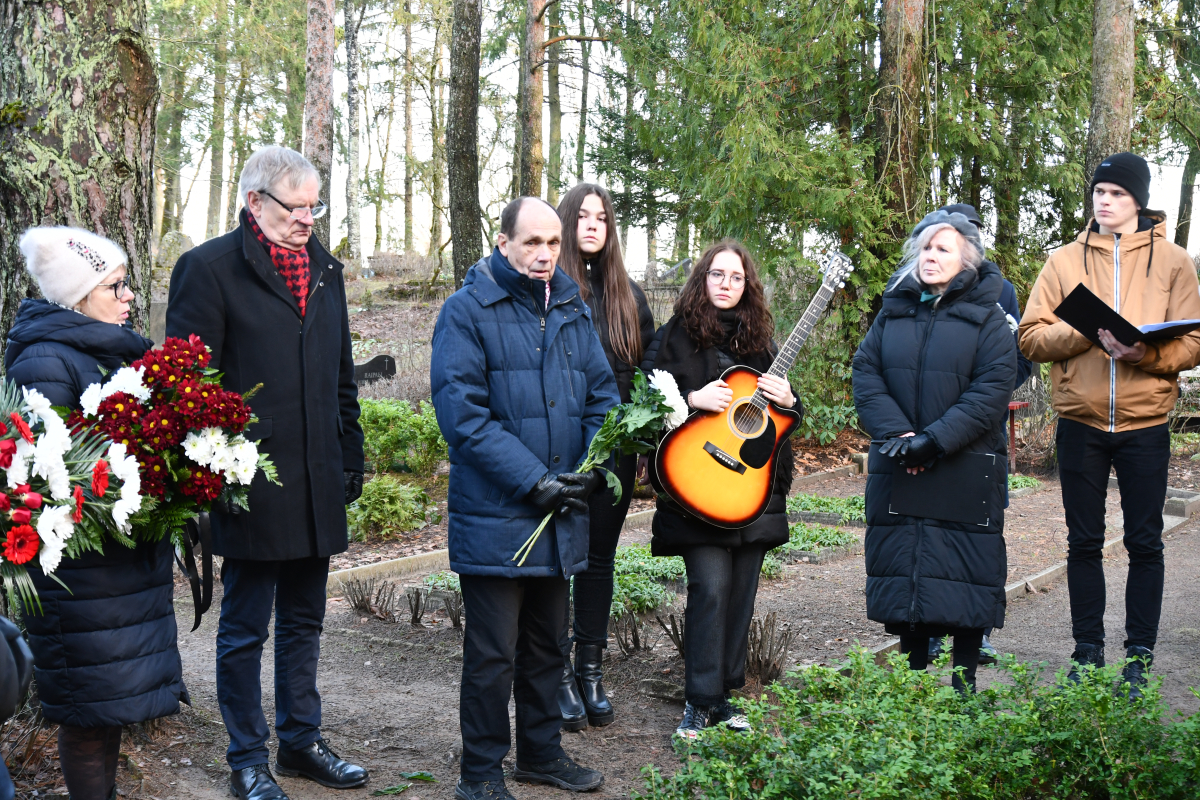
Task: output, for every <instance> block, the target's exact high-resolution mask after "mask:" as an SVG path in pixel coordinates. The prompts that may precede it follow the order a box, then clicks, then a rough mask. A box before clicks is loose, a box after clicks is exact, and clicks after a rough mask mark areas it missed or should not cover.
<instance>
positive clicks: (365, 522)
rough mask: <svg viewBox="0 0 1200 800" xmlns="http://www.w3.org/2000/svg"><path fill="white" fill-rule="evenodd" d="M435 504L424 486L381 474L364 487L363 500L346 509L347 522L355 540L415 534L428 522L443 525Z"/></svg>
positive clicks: (360, 499) (356, 501)
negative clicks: (431, 507)
mask: <svg viewBox="0 0 1200 800" xmlns="http://www.w3.org/2000/svg"><path fill="white" fill-rule="evenodd" d="M431 505H432V502H431V501H430V499H429V496H428V495H427V494H425V492H423V491H422V490H421V488H420V487H418V486H413V485H412V484H409V483H401V482H400V481H399V480H397V479H396V478H393V477H391V476H388V475H377V476H376V477H374V478H372V479H371V480H369V481H367V482H366V483H365V484H364V485H363V493H362V497H360V498H358V499H357V500H355V501H354V502H353V503H351V504H350V507H349V508H348V509H346V522H347V524H348V525H349V527H350V530H351V532H352V534H353V536H354V539H355V541H359V542H361V541H363V540H364V539H365V538H367V537H368V536H382V537H384V538H387V537H389V536H396V535H398V534H401V533H407V532H408V531H414V530H416V529H417V528H419V527H421V526H422V525H424V524H425V523H426V522H432V523H436V522H439V521H440V519H441V518H440V517H439V516H438V515H437V514H433V515H432V518H431V515H430V506H431Z"/></svg>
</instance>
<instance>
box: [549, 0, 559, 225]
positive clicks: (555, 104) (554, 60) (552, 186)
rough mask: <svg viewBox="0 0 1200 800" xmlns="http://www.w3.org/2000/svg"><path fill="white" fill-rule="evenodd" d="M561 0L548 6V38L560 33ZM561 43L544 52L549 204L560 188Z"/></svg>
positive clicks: (555, 201)
mask: <svg viewBox="0 0 1200 800" xmlns="http://www.w3.org/2000/svg"><path fill="white" fill-rule="evenodd" d="M560 6H561V0H560V2H556V3H555V4H554V5H552V6H550V11H549V16H550V38H554V37H555V36H558V35H560V34H561V33H562V26H561V25H560V24H559V20H560V19H561V18H562V14H561V10H560ZM561 47H562V45H561V44H557V43H556V44H552V45H550V51H549V52H548V53H547V54H546V80H547V81H548V83H549V86H548V87H547V88H548V90H549V104H550V153H549V156H548V158H547V159H546V199H547V200H548V201H549V202H550V205H552V206H557V205H558V192H559V189H561V188H562V101H561V98H560V97H559V93H558V88H559V87H558V62H559V49H560V48H561Z"/></svg>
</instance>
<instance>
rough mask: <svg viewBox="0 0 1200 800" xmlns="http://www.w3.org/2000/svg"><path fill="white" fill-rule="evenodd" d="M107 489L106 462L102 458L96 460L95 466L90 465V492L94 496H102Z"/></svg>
mask: <svg viewBox="0 0 1200 800" xmlns="http://www.w3.org/2000/svg"><path fill="white" fill-rule="evenodd" d="M107 491H108V462H107V461H105V460H104V459H103V458H102V459H100V460H99V461H97V462H96V466H94V467H92V494H94V495H95V496H96V497H104V493H105V492H107Z"/></svg>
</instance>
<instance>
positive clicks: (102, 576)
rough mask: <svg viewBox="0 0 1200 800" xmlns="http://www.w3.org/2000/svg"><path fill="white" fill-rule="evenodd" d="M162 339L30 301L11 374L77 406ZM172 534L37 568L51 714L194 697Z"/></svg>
mask: <svg viewBox="0 0 1200 800" xmlns="http://www.w3.org/2000/svg"><path fill="white" fill-rule="evenodd" d="M152 346H153V343H152V342H151V341H150V340H149V339H146V338H144V337H142V336H141V335H139V334H138V333H137V332H136V331H134V330H132V329H130V328H127V327H124V326H121V325H113V324H111V323H107V322H100V321H98V320H94V319H92V318H90V317H86V316H84V315H83V314H80V313H78V312H76V311H71V310H70V309H66V308H63V307H62V306H57V305H54V304H53V303H49V302H47V301H45V300H25V301H24V302H22V303H21V308H20V309H19V310H18V311H17V319H16V320H15V321H14V323H13V326H12V329H11V330H10V331H9V338H8V348H7V350H6V351H5V353H4V362H5V369H6V373H7V379H8V380H10V381H13V382H14V383H16V384H18V385H20V386H28V387H31V388H35V389H37V390H38V391H39V392H41V393H42V394H44V395H45V396H46V397H47V398H48V399H49V400H50V402H51V403H54V404H55V405H60V406H65V407H67V408H76V407H78V405H79V395H80V394H82V393H83V390H84V389H86V388H87V387H88V386H90V385H91V384H93V383H100V382H102V381H103V378H102V376H101V373H100V369H101V367H103V368H104V369H105V370H106V371H111V370H114V369H116V368H118V367H120V366H122V365H124V364H128V363H129V362H131V361H135V360H137V359H138V358H140V357H141V355H142V354H143V353H144V352H145V351H146V350H148V349H150V347H152ZM172 563H173V562H172V558H171V543H170V541H169V540H163V541H162V542H159V543H157V544H143V545H139V546H138V547H136V548H134V549H132V550H131V549H127V548H125V547H122V546H121V545H119V544H116V543H115V542H109V543H107V544H106V546H105V548H104V552H103V554H101V553H96V552H90V553H85V554H84V555H83V556H81V557H80V558H64V559H63V561H62V563H61V564H60V565H59V567H58V570H57V571H56V572H55V573H54V574H55V576H56V577H57V578H58V579H59V580H61V581H62V582H63V583H64V584H66V585H67V586H68V587H69V588H70V591H67V589H64V588H63V587H62V585H61V584H59V583H58V582H57V581H55V580H54V579H53V578H49V577H47V576H45V575H43V574H42V573H41V572H40V571H38V570H32V571H31V572H30V577H31V578H32V579H33V583H34V585H35V586H36V587H37V590H38V596H39V599H40V601H41V605H42V611H41V613H38V612H37V610H36V609H27V610H26V612H25V613H24V615H23V618H24V621H25V625H26V628H27V629H28V631H29V647H30V649H31V650H32V651H33V658H34V675H35V677H36V679H37V687H38V697H39V699H40V700H41V705H42V714H43V715H45V717H46V719H47V720H49V721H50V722H54V723H58V724H63V725H77V726H80V727H99V726H110V725H131V724H133V723H135V722H143V721H145V720H149V719H156V718H158V717H163V716H166V715H168V714H174V713H175V712H177V711H178V710H179V701H180V700H182V701H184V702H187V701H188V696H187V689H185V688H184V685H183V669H182V665H181V664H180V660H179V650H178V649H177V648H176V645H175V638H176V628H175V609H174V607H173V606H172V605H171V596H172V593H173V589H174V586H173V583H172V580H171V572H172V567H171V565H172Z"/></svg>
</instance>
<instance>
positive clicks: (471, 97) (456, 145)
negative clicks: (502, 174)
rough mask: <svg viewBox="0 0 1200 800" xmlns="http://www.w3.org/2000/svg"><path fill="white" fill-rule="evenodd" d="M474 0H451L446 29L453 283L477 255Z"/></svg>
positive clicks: (479, 11) (478, 12) (479, 18)
mask: <svg viewBox="0 0 1200 800" xmlns="http://www.w3.org/2000/svg"><path fill="white" fill-rule="evenodd" d="M482 31H483V8H482V5H481V3H480V0H454V26H453V28H452V29H451V33H450V112H449V115H448V119H447V121H446V125H447V127H446V167H447V170H448V171H449V175H450V240H451V241H452V242H453V244H452V247H453V251H452V253H453V256H454V286H455V288H457V287H459V286H462V282H463V279H464V278H466V276H467V270H468V269H470V268H471V266H472V265H473V264H474V263H475V261H476V259H478V258H479V254H480V246H479V243H480V241H482V238H483V229H482V227H481V226H480V224H479V46H480V38H481V36H482Z"/></svg>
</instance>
